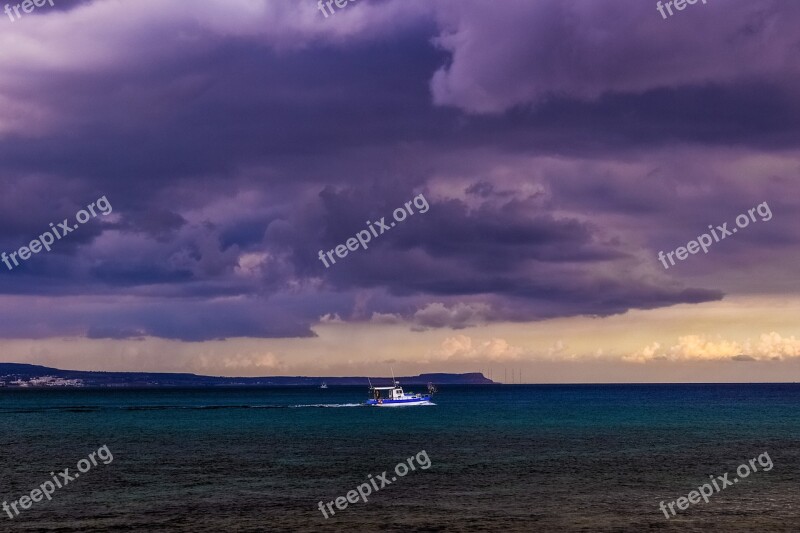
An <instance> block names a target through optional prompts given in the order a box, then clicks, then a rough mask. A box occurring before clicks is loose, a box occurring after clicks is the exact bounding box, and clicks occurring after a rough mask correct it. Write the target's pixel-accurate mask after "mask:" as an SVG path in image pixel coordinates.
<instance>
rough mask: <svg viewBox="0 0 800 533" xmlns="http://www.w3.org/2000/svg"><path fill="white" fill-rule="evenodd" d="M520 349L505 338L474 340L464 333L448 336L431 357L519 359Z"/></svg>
mask: <svg viewBox="0 0 800 533" xmlns="http://www.w3.org/2000/svg"><path fill="white" fill-rule="evenodd" d="M521 354H522V349H521V348H519V347H516V346H512V345H510V344H509V343H508V342H507V341H506V340H504V339H500V338H492V339H491V340H488V341H483V342H475V341H473V340H472V338H471V337H467V336H466V335H457V336H455V337H448V338H446V339H445V340H444V341H442V344H441V346H440V347H439V348H438V349H436V350H433V351H432V352H431V356H432V358H433V359H444V360H454V359H462V360H474V359H481V360H488V361H516V360H519V359H520V356H521Z"/></svg>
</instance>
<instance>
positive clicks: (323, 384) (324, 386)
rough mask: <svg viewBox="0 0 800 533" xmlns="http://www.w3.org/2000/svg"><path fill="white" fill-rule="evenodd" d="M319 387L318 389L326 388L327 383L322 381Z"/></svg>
mask: <svg viewBox="0 0 800 533" xmlns="http://www.w3.org/2000/svg"><path fill="white" fill-rule="evenodd" d="M319 388H320V389H327V388H328V384H327V383H325V382H324V381H323V382H322V385H320V386H319Z"/></svg>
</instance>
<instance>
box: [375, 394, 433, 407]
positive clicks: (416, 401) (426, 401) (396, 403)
mask: <svg viewBox="0 0 800 533" xmlns="http://www.w3.org/2000/svg"><path fill="white" fill-rule="evenodd" d="M366 405H370V406H372V407H403V406H412V405H435V404H434V403H433V402H431V397H430V396H422V397H421V398H401V399H398V400H391V399H384V400H382V401H379V400H367V402H366Z"/></svg>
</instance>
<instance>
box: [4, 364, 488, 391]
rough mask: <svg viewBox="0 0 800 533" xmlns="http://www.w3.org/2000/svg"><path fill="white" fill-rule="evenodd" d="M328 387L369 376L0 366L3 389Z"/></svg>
mask: <svg viewBox="0 0 800 533" xmlns="http://www.w3.org/2000/svg"><path fill="white" fill-rule="evenodd" d="M369 379H370V380H372V384H373V385H391V381H392V379H391V378H387V377H372V376H370V378H369ZM397 381H399V382H400V384H402V385H424V384H426V383H433V384H435V385H492V384H494V381H492V380H491V379H488V378H486V377H484V375H483V374H482V373H480V372H470V373H466V374H446V373H437V374H420V375H419V376H399V377H398V378H397ZM323 382H324V383H327V384H328V385H329V386H337V385H338V386H344V385H366V384H367V377H366V376H363V377H359V376H354V377H308V376H268V377H254V378H237V377H221V376H199V375H197V374H172V373H165V372H91V371H81V370H60V369H58V368H49V367H46V366H37V365H26V364H19V363H0V388H17V387H220V386H227V387H232V386H240V387H258V386H273V387H298V386H300V387H302V386H305V387H311V386H319V385H320V384H321V383H323Z"/></svg>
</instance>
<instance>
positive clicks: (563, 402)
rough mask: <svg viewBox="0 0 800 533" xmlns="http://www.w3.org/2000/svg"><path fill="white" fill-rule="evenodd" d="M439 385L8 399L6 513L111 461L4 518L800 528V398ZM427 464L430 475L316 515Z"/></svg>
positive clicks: (19, 527)
mask: <svg viewBox="0 0 800 533" xmlns="http://www.w3.org/2000/svg"><path fill="white" fill-rule="evenodd" d="M409 388H410V389H411V390H414V388H413V387H409ZM442 389H443V390H441V391H440V393H439V394H438V395H437V396H436V398H435V402H436V404H437V405H435V406H429V407H404V408H369V407H362V406H360V405H358V404H359V403H360V402H363V401H364V400H365V399H366V397H367V395H366V390H365V388H335V387H332V388H330V389H327V390H319V389H314V390H310V389H181V390H163V389H161V390H125V389H119V390H80V389H73V390H52V389H51V390H3V391H0V474H2V477H0V499H2V500H5V501H8V502H11V501H15V500H18V499H19V498H20V496H23V495H25V494H28V495H30V492H31V490H33V489H35V488H36V487H38V486H39V485H40V484H42V483H43V482H44V481H47V480H48V479H50V478H51V476H50V472H51V471H56V472H58V471H63V469H64V468H67V467H69V468H70V469H71V471H74V470H75V466H76V463H77V462H78V461H79V460H80V459H82V458H85V457H87V456H88V455H89V454H90V453H91V452H93V451H96V450H97V449H98V448H99V447H101V446H103V445H107V446H108V449H110V450H111V452H112V454H113V461H112V462H111V463H110V464H108V465H104V464H102V463H100V464H98V465H97V466H93V467H92V468H91V470H89V471H88V472H86V473H85V474H83V475H82V477H81V478H80V479H76V480H75V481H73V482H71V483H70V484H69V485H68V486H66V487H63V488H62V489H59V490H57V491H56V492H55V493H54V494H53V496H52V501H46V500H45V501H42V502H39V503H34V504H33V506H32V507H31V508H30V509H27V510H23V511H22V512H21V514H20V515H19V516H17V517H15V518H14V519H13V520H12V519H9V518H8V515H7V514H5V513H3V514H0V531H58V532H61V533H66V532H77V531H81V532H94V531H97V532H99V531H148V532H150V531H152V532H161V531H181V532H183V531H185V532H206V531H207V532H212V531H213V532H217V531H241V532H245V531H350V532H360V531H378V530H384V531H406V532H410V531H559V530H560V531H647V530H656V531H797V530H798V527H800V526H798V525H797V519H798V513H800V486H799V485H798V481H800V477H799V476H798V472H799V471H800V450H799V449H798V445H797V443H798V442H800V385H792V384H782V385H781V384H779V385H622V386H620V385H600V386H579V385H578V386H504V387H499V386H498V387H494V386H492V387H442ZM415 392H419V391H415ZM422 450H424V451H425V453H426V454H427V457H429V458H430V468H428V469H426V470H422V469H421V468H417V469H416V470H415V471H410V472H409V473H408V474H407V475H406V476H405V477H400V478H397V479H396V481H395V482H393V483H391V484H390V485H389V486H386V487H384V488H383V489H381V490H379V491H377V492H376V493H374V494H372V495H370V496H369V497H368V502H366V503H364V502H363V501H359V502H358V503H355V504H348V507H347V508H346V509H344V510H336V508H335V507H334V509H335V510H336V514H335V516H332V517H330V518H328V519H326V518H324V516H323V514H322V513H321V512H320V511H319V509H318V507H317V505H318V502H319V501H324V502H329V501H333V500H335V499H336V498H337V497H344V496H346V495H347V493H348V491H351V490H353V489H355V488H356V487H357V486H358V485H360V484H361V483H364V482H366V481H367V480H368V475H370V474H371V475H372V476H373V477H374V476H377V475H380V474H381V473H382V472H383V471H389V473H390V474H393V472H392V470H393V469H394V467H395V465H397V464H398V463H399V462H406V460H407V459H408V458H411V457H415V456H417V454H418V453H419V452H421V451H422ZM764 452H767V453H768V454H769V457H770V459H771V461H772V463H773V465H774V467H773V468H772V469H771V470H770V471H768V472H765V471H761V470H762V469H759V470H760V471H758V472H756V473H753V474H751V475H750V476H749V477H748V478H747V479H742V480H741V482H739V483H737V484H736V485H735V486H731V487H728V488H726V489H725V490H722V491H721V492H719V493H717V494H714V495H713V496H711V498H710V501H709V503H704V502H702V500H701V503H699V504H694V505H691V506H690V507H689V508H688V509H687V510H685V511H679V514H678V515H677V516H675V517H673V518H670V519H669V520H668V519H667V518H665V516H664V514H663V513H662V512H661V511H660V510H659V507H658V504H659V502H660V501H662V500H664V501H666V502H669V501H674V500H676V499H677V498H679V497H681V496H686V495H687V494H688V493H689V492H690V491H692V490H694V489H696V488H697V487H698V486H699V485H701V484H703V483H705V482H706V481H707V480H708V479H709V478H708V476H709V475H714V476H717V475H722V474H724V473H725V472H731V473H734V472H735V469H736V467H737V466H738V465H740V464H741V463H743V462H747V461H748V460H749V459H751V458H755V457H757V456H758V455H760V454H762V453H764ZM0 503H2V502H0ZM12 514H13V513H12Z"/></svg>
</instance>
